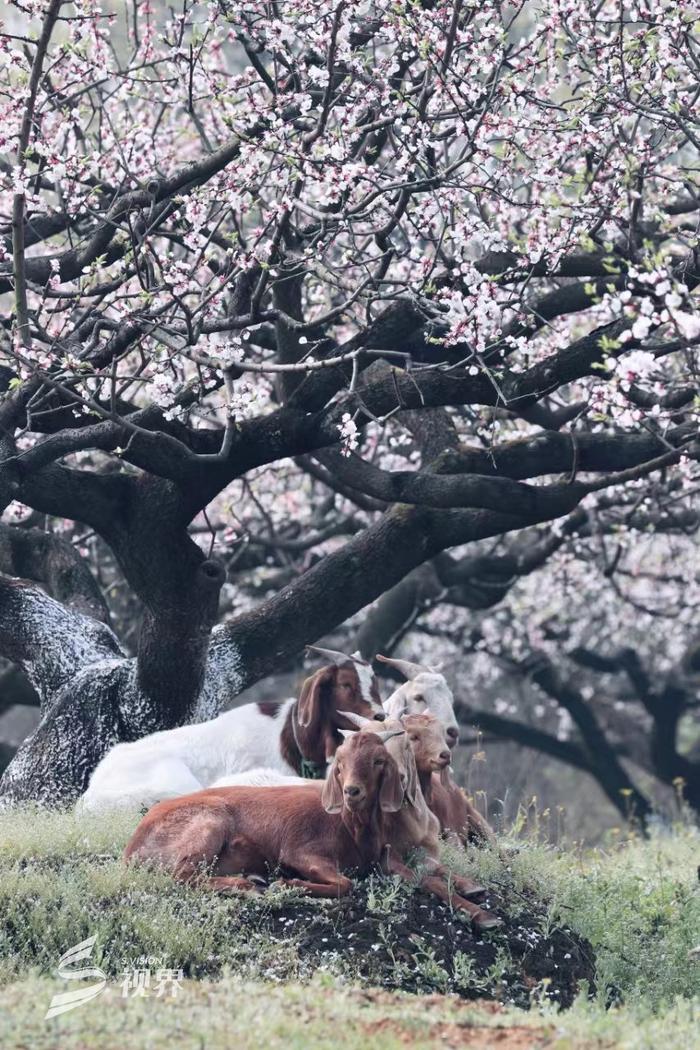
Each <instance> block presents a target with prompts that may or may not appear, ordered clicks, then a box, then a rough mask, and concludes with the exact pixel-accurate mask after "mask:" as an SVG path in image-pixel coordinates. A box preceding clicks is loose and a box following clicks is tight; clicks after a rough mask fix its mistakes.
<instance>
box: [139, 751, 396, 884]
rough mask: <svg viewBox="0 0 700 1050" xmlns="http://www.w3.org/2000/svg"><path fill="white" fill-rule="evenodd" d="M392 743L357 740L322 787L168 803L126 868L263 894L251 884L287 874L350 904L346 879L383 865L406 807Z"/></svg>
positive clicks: (142, 831)
mask: <svg viewBox="0 0 700 1050" xmlns="http://www.w3.org/2000/svg"><path fill="white" fill-rule="evenodd" d="M390 735H393V734H392V733H391V732H390V733H389V734H380V735H379V737H378V736H377V735H376V734H369V733H366V734H365V733H363V734H360V733H357V734H353V735H352V736H351V737H350V738H349V739H348V740H347V741H346V742H345V743H343V744H342V745H341V746H340V747H339V748H338V750H337V751H336V755H335V760H334V763H333V766H332V767H331V770H330V771H329V775H328V779H327V780H326V781H324V782H323V784H314V783H310V784H308V785H300V786H299V787H292V786H288V787H264V788H245V787H229V788H226V787H222V788H210V789H209V790H207V791H198V792H196V793H194V794H192V795H185V796H183V797H181V798H176V799H171V800H169V801H167V802H160V803H158V805H156V806H154V807H153V808H152V809H151V810H149V812H148V813H147V814H146V816H145V817H144V818H143V820H142V821H141V823H140V824H139V825H138V827H137V828H136V831H135V832H134V834H133V836H132V838H131V840H130V842H129V844H128V845H127V847H126V850H125V852H124V859H125V861H127V863H128V862H131V861H141V862H147V863H153V864H157V865H159V866H160V867H163V868H165V869H166V870H168V871H169V872H171V874H172V875H174V876H175V878H177V879H179V880H181V881H183V882H197V883H198V884H200V885H204V886H207V887H209V888H210V889H213V890H217V891H219V892H226V891H229V890H248V891H252V892H256V890H257V886H256V884H255V882H254V881H253V880H252V879H251V876H253V877H254V876H258V877H263V878H266V877H267V876H268V875H269V874H270V873H271V872H274V871H276V870H278V869H279V870H281V872H282V878H281V880H280V881H281V882H282V883H284V884H285V885H287V886H296V887H299V888H300V889H303V890H305V892H306V893H309V894H311V895H312V896H315V897H340V896H343V895H344V894H346V893H348V892H349V891H350V889H351V887H352V882H351V880H350V879H349V878H347V877H346V876H345V875H343V874H342V872H344V871H352V872H357V873H358V874H365V873H366V872H367V871H368V870H369V869H370V868H371V867H372V866H373V865H375V864H377V863H378V862H379V861H380V859H381V855H382V851H383V849H384V844H385V841H386V832H385V829H384V823H385V819H386V818H385V814H386V813H391V812H394V811H395V810H396V809H398V808H399V807H400V806H401V804H402V802H403V790H402V787H401V781H400V778H399V773H398V770H397V768H396V764H395V763H394V762H393V761H392V759H391V757H390V755H389V753H388V752H387V750H386V748H385V747H384V743H383V740H384V739H386V738H388V736H390ZM205 869H208V873H207V872H206V871H205Z"/></svg>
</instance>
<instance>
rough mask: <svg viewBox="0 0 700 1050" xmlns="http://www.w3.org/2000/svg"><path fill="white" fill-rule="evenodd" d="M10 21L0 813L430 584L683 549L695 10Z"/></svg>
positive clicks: (366, 7) (182, 9)
mask: <svg viewBox="0 0 700 1050" xmlns="http://www.w3.org/2000/svg"><path fill="white" fill-rule="evenodd" d="M13 9H14V11H15V14H14V15H13V16H12V18H11V20H10V19H8V21H7V24H6V25H5V31H4V35H3V38H2V47H1V50H0V61H1V63H2V65H1V70H2V72H1V77H2V79H1V81H0V91H1V95H0V136H1V138H2V141H1V142H0V147H1V148H2V150H3V151H4V154H3V156H4V159H3V160H2V162H1V166H0V210H1V211H2V222H3V227H2V230H1V231H0V233H1V234H2V240H1V241H0V253H1V254H0V297H1V301H2V302H3V303H4V306H5V309H4V312H3V318H2V327H1V328H0V354H1V356H2V385H3V388H4V395H3V399H2V402H1V403H0V450H1V453H2V454H1V457H0V494H1V495H2V501H3V503H2V506H3V508H4V510H5V514H4V519H3V523H2V526H1V528H2V542H1V544H0V568H1V569H2V570H3V572H4V574H5V575H4V576H2V578H1V582H0V654H2V655H3V656H5V657H6V658H8V659H10V660H12V661H14V662H16V663H19V664H21V665H22V666H23V667H24V668H25V669H26V670H27V671H28V672H29V674H30V676H31V678H32V680H33V682H34V684H35V686H36V688H37V690H38V692H39V695H40V700H41V705H42V721H41V724H40V726H39V728H38V730H37V732H36V733H35V734H34V735H33V736H32V737H31V738H30V740H28V741H27V743H26V744H25V745H24V746H23V747H22V748H21V749H20V752H19V753H18V755H17V756H16V758H15V759H14V761H13V762H12V763H11V764H10V766H9V768H8V770H7V772H6V773H5V776H4V779H3V781H2V792H3V793H4V795H5V797H6V798H10V799H20V798H27V797H39V798H44V799H57V798H71V797H74V796H75V794H76V793H77V792H79V791H80V790H81V789H82V787H83V786H84V785H85V783H86V779H87V777H88V776H89V773H90V771H91V769H92V768H93V767H94V765H95V763H96V762H97V761H98V760H99V758H100V757H101V755H102V754H103V753H104V751H105V749H106V748H107V747H109V746H110V745H111V744H113V743H114V742H115V741H116V740H124V739H133V738H136V737H138V736H140V735H142V734H143V733H146V732H150V731H153V730H155V729H160V728H167V727H170V726H173V725H177V724H180V723H182V722H183V721H185V720H187V719H192V718H205V717H210V716H212V715H214V714H215V713H216V712H217V711H218V710H219V709H220V707H221V705H222V704H223V703H224V702H225V701H226V700H228V699H231V698H232V697H234V696H235V695H237V694H238V693H239V692H240V691H241V690H243V689H244V688H246V687H247V686H248V685H250V684H252V683H253V682H255V681H256V680H257V679H259V678H260V677H262V676H264V675H266V674H268V673H270V672H271V671H273V670H274V669H275V668H276V667H278V666H279V665H280V663H281V662H283V661H284V660H285V659H287V658H288V657H290V656H292V655H294V654H296V653H298V652H299V651H300V649H301V648H302V646H303V645H304V644H305V643H307V642H313V641H314V640H316V639H317V638H318V637H319V636H321V635H322V634H323V633H324V632H326V631H328V630H331V629H333V628H334V627H336V626H338V625H340V624H342V623H343V622H345V621H346V620H347V619H348V618H349V617H352V616H354V615H356V614H357V613H359V611H360V610H362V609H364V608H365V607H366V606H368V605H369V604H370V603H372V602H375V601H376V600H377V599H380V604H381V602H384V599H382V598H381V596H382V595H383V594H384V593H385V592H391V593H394V591H393V589H394V588H395V587H396V586H400V585H401V581H404V580H405V579H406V578H407V577H408V578H409V581H410V579H411V578H412V577H411V574H412V573H413V572H414V570H418V571H420V570H419V567H420V566H423V565H428V564H429V565H430V566H432V567H433V568H434V569H435V570H436V571H437V572H438V577H439V578H440V579H441V581H442V585H444V586H446V587H450V586H453V585H457V584H458V583H459V582H460V579H461V580H462V581H463V582H465V581H468V579H470V578H471V577H470V576H469V573H470V571H471V569H473V566H474V559H475V558H481V559H485V560H483V561H482V562H481V563H480V564H481V570H480V571H481V577H480V578H482V579H483V578H487V577H488V576H489V572H490V571H491V569H490V568H489V566H491V568H493V566H494V565H495V566H496V570H494V571H498V570H499V569H501V570H503V569H504V568H505V567H506V563H507V564H508V565H510V568H511V569H512V572H510V576H513V575H518V574H520V575H525V574H527V573H530V572H535V570H537V569H539V567H541V566H542V565H545V564H546V563H547V560H548V559H549V558H550V557H551V556H553V555H554V554H556V552H558V551H561V550H566V549H567V547H568V545H571V544H572V543H574V542H575V541H576V538H577V537H578V536H580V535H583V534H586V533H591V532H596V533H597V534H599V535H602V536H605V535H609V534H612V533H614V532H616V531H619V530H624V529H626V528H628V527H629V525H630V524H634V522H635V521H636V520H639V519H640V517H641V516H642V515H644V516H645V520H646V521H647V523H648V524H647V527H649V528H651V529H652V530H657V529H658V530H660V531H664V532H668V533H674V532H676V531H679V530H681V529H683V528H684V527H685V526H684V524H683V519H684V515H688V514H692V506H691V502H692V497H693V493H694V485H695V477H696V461H697V453H698V445H697V372H696V369H697V344H698V341H699V340H700V317H698V314H697V312H696V307H695V305H694V290H695V287H696V284H697V282H698V278H699V276H700V271H699V270H698V261H697V216H698V211H700V194H699V193H698V185H697V170H698V169H697V164H698V151H697V147H698V137H697V136H698V121H697V115H696V111H695V110H696V107H695V102H696V98H697V91H698V89H697V62H698V47H697V39H696V38H695V37H694V35H693V33H694V15H693V12H692V8H691V5H690V4H686V3H678V2H677V0H631V2H630V3H629V4H627V5H624V8H621V7H620V5H619V3H617V2H614V3H613V2H612V0H601V2H600V3H598V4H597V5H595V7H591V5H590V4H589V3H587V2H585V0H534V2H532V3H519V4H518V3H515V4H512V3H507V4H506V3H501V2H498V0H479V2H475V0H354V2H346V0H288V2H286V3H284V4H277V3H273V2H270V0H249V2H244V3H239V4H233V3H230V2H229V0H216V2H211V3H208V4H191V3H187V2H184V3H183V4H182V5H181V6H178V5H175V6H172V7H171V6H168V7H167V9H166V8H162V9H161V8H160V7H159V6H157V5H154V4H152V3H151V2H149V0H146V2H136V3H135V4H134V5H133V6H132V8H131V9H130V10H129V12H128V14H127V15H122V14H120V15H116V14H114V13H112V11H111V8H107V9H105V10H102V8H101V7H100V5H99V4H98V3H96V2H94V0H76V2H74V3H67V2H63V0H48V2H44V0H16V3H15V4H14V6H13ZM120 10H121V9H120ZM504 537H505V538H504ZM487 541H488V542H487ZM95 552H97V553H98V554H99V558H98V559H97V560H98V561H100V560H101V563H102V564H103V565H104V564H108V566H109V568H108V571H107V577H108V578H107V579H104V578H103V579H102V580H101V581H100V582H101V583H102V584H105V583H107V584H108V587H107V590H110V589H111V587H112V584H113V585H114V587H116V588H117V590H119V588H126V589H128V591H129V593H130V594H131V595H132V596H133V600H134V601H135V602H136V601H137V602H138V603H139V609H140V610H141V612H142V618H141V621H140V625H139V627H138V630H137V631H134V630H133V627H132V625H131V624H129V625H128V627H129V630H130V631H131V632H132V633H131V637H132V639H133V643H134V644H133V649H134V650H135V655H134V656H129V655H128V653H127V651H126V650H125V648H124V641H125V639H124V638H123V637H122V638H118V637H117V633H115V631H114V630H113V629H112V626H111V625H110V617H114V614H115V610H114V604H113V602H112V599H111V597H110V595H109V594H108V597H107V601H105V597H104V594H105V588H104V587H101V586H99V585H98V582H97V581H96V578H95V575H94V573H93V572H92V571H91V564H90V563H91V560H92V568H93V569H94V568H95V567H96V565H95V562H96V559H95V557H93V558H92V559H91V557H90V555H91V554H93V555H95ZM489 559H491V562H489ZM493 559H496V561H495V562H494V561H493ZM502 559H506V561H505V562H504V561H503V560H502ZM508 559H510V561H509V562H508ZM470 566H471V569H470ZM98 569H99V566H98ZM227 573H228V581H227V582H226V602H225V603H224V607H225V611H226V615H225V617H224V621H223V622H222V623H220V624H218V626H217V621H218V620H219V619H220V603H219V599H220V592H221V589H222V586H224V583H225V579H226V574H227ZM472 575H473V573H472ZM477 575H478V574H477ZM501 575H502V576H503V573H502V574H501ZM533 578H534V577H533ZM31 581H33V582H31ZM37 584H41V587H39V586H37ZM111 602H112V604H110V603H111ZM114 622H115V626H116V621H114ZM120 626H121V627H123V626H124V623H123V619H122V620H120ZM119 633H120V634H121V633H122V632H121V631H120V632H119ZM365 647H366V649H368V650H371V649H372V644H371V642H368V643H367V644H366V646H365ZM672 745H673V746H672V755H671V759H672V762H673V761H675V759H674V758H673V755H674V754H675V755H677V754H678V752H677V750H676V743H675V738H674V741H673V742H672Z"/></svg>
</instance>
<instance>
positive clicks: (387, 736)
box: [341, 729, 406, 744]
mask: <svg viewBox="0 0 700 1050" xmlns="http://www.w3.org/2000/svg"><path fill="white" fill-rule="evenodd" d="M341 732H342V730H341ZM405 732H406V730H405V729H384V730H382V732H381V733H377V736H378V737H379V739H380V740H381V742H382V743H383V744H386V742H387V740H391V738H392V736H403V734H404V733H405Z"/></svg>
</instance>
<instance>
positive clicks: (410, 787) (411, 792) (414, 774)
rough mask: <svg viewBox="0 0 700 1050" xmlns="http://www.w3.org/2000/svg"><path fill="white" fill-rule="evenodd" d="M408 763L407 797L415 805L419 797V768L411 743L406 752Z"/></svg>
mask: <svg viewBox="0 0 700 1050" xmlns="http://www.w3.org/2000/svg"><path fill="white" fill-rule="evenodd" d="M406 758H407V763H408V783H407V784H406V798H407V799H408V801H409V802H410V803H411V805H412V806H415V804H416V800H417V798H418V770H417V768H416V758H415V755H414V754H413V748H412V747H411V745H410V744H409V745H408V747H407V753H406Z"/></svg>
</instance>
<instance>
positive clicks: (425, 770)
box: [401, 714, 496, 845]
mask: <svg viewBox="0 0 700 1050" xmlns="http://www.w3.org/2000/svg"><path fill="white" fill-rule="evenodd" d="M401 724H402V725H403V726H404V728H405V729H406V732H407V734H408V738H409V740H410V742H411V745H412V747H413V753H414V755H415V759H416V769H417V772H418V779H419V781H420V786H421V790H422V792H423V795H424V797H425V801H426V802H427V803H428V806H429V807H430V809H431V810H432V811H433V813H434V814H435V816H436V817H437V818H438V820H439V821H440V830H441V832H442V834H443V835H444V836H445V838H447V839H448V840H450V841H453V842H456V843H461V844H463V845H466V844H467V842H478V843H482V844H483V843H486V842H490V843H494V842H495V841H496V836H495V835H494V833H493V829H492V828H491V827H490V825H489V824H488V823H487V822H486V821H485V820H484V818H483V817H482V816H481V814H480V813H479V812H478V811H477V810H476V809H475V807H474V806H473V805H472V804H471V802H470V801H469V799H468V798H467V796H466V794H465V793H464V791H463V790H462V788H461V787H460V786H459V785H458V784H456V783H455V781H454V780H453V779H452V775H451V773H450V762H451V759H452V756H451V754H450V749H449V743H448V741H447V740H446V737H445V728H444V726H443V724H442V723H441V722H440V721H439V720H438V719H436V718H435V716H434V715H431V714H420V715H404V717H403V718H402V719H401Z"/></svg>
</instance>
